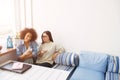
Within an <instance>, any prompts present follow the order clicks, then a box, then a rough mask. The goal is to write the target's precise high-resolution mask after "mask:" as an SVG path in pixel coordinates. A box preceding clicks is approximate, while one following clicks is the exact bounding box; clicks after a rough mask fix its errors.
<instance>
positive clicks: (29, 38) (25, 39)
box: [24, 32, 32, 42]
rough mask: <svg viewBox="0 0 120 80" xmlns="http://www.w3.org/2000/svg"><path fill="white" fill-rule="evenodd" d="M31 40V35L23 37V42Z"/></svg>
mask: <svg viewBox="0 0 120 80" xmlns="http://www.w3.org/2000/svg"><path fill="white" fill-rule="evenodd" d="M31 39H32V34H31V33H29V32H28V33H27V34H26V35H25V37H24V41H25V42H30V40H31Z"/></svg>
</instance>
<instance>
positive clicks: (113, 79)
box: [105, 72, 120, 80]
mask: <svg viewBox="0 0 120 80" xmlns="http://www.w3.org/2000/svg"><path fill="white" fill-rule="evenodd" d="M105 80H120V74H118V73H112V72H107V73H106V78H105Z"/></svg>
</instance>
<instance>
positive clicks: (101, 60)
mask: <svg viewBox="0 0 120 80" xmlns="http://www.w3.org/2000/svg"><path fill="white" fill-rule="evenodd" d="M107 62H108V55H107V54H105V53H98V52H91V51H81V53H80V62H79V66H80V67H82V68H86V69H92V70H96V71H100V72H106V69H107Z"/></svg>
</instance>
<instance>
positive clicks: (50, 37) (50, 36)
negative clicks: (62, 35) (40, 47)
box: [41, 31, 54, 44]
mask: <svg viewBox="0 0 120 80" xmlns="http://www.w3.org/2000/svg"><path fill="white" fill-rule="evenodd" d="M44 33H46V34H47V35H48V37H49V39H50V41H52V42H54V41H53V38H52V34H51V32H50V31H44V32H43V33H42V36H41V39H42V44H43V43H44V41H43V38H42V37H43V34H44Z"/></svg>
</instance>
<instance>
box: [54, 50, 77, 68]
mask: <svg viewBox="0 0 120 80" xmlns="http://www.w3.org/2000/svg"><path fill="white" fill-rule="evenodd" d="M55 63H57V64H62V65H69V66H78V64H79V57H78V55H77V54H76V53H69V52H67V53H61V54H59V55H58V56H57V57H56V59H55Z"/></svg>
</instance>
